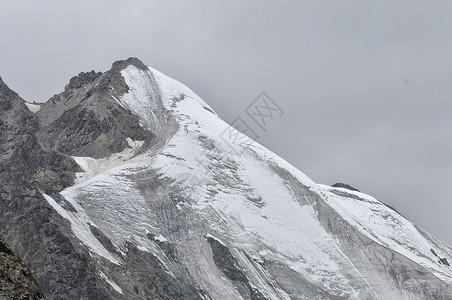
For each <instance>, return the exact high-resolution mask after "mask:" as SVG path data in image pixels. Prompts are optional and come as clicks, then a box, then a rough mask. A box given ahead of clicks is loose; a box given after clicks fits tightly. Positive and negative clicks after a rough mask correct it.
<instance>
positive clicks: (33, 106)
mask: <svg viewBox="0 0 452 300" xmlns="http://www.w3.org/2000/svg"><path fill="white" fill-rule="evenodd" d="M25 105H26V106H27V107H28V109H29V110H30V111H31V112H32V113H37V112H38V111H39V110H40V109H41V105H37V104H31V103H28V102H25Z"/></svg>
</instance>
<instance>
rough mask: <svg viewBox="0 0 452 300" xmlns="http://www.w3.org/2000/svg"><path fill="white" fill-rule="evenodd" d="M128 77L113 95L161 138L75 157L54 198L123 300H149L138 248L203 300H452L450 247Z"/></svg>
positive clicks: (211, 114) (132, 71) (155, 85)
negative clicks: (137, 265) (136, 271)
mask: <svg viewBox="0 0 452 300" xmlns="http://www.w3.org/2000/svg"><path fill="white" fill-rule="evenodd" d="M120 74H121V76H122V78H123V80H124V82H125V84H126V85H127V87H128V90H127V92H124V93H120V92H117V91H115V90H114V88H112V89H111V91H110V94H111V95H110V97H109V99H107V100H108V101H110V102H111V103H114V104H115V105H119V106H121V107H122V108H124V109H126V110H128V111H130V112H132V114H133V115H135V116H136V117H138V119H139V121H140V126H141V127H143V128H145V129H147V130H149V131H150V132H152V133H153V134H154V135H155V136H154V137H153V138H152V140H151V142H150V143H148V142H145V141H142V140H138V139H134V138H132V137H129V138H128V139H127V145H126V147H125V149H124V150H122V151H120V152H117V153H113V154H111V155H109V156H106V157H101V158H99V157H97V158H96V157H89V156H75V155H72V157H73V159H74V160H75V162H76V163H77V164H78V165H79V167H80V170H79V172H77V173H76V178H75V181H74V184H73V185H72V186H70V187H67V188H65V189H63V190H62V191H60V192H59V193H58V195H52V194H45V193H44V198H45V199H46V200H47V202H48V204H49V205H50V206H51V207H52V208H53V209H54V210H55V211H56V212H58V214H60V216H61V217H63V218H64V219H66V220H67V221H69V224H70V228H71V231H72V234H73V237H74V238H76V239H77V240H78V241H79V243H80V245H82V247H85V248H86V249H87V250H88V252H89V254H90V256H91V257H92V259H93V260H94V261H96V262H97V267H96V268H98V270H99V271H98V272H99V274H100V275H99V276H100V277H101V278H102V279H103V280H105V281H106V283H107V284H108V285H109V286H110V288H111V289H112V293H115V295H116V297H117V299H147V296H146V295H141V296H140V294H137V293H136V292H134V291H133V289H132V288H131V287H130V286H129V285H128V284H126V283H124V282H125V281H124V278H125V277H127V276H132V275H131V274H127V267H126V265H127V263H126V257H127V256H128V253H129V251H130V249H131V247H132V245H133V247H136V248H137V249H138V250H137V251H140V252H141V253H147V254H149V255H152V256H154V257H156V258H157V260H158V263H159V264H160V266H161V267H162V269H163V270H164V272H166V273H167V274H168V275H169V276H170V277H174V278H177V279H179V280H181V281H183V282H186V283H187V284H189V285H190V286H192V287H194V289H195V290H196V291H197V295H198V297H199V298H200V299H218V300H223V299H310V300H311V299H452V270H451V268H450V267H449V265H448V262H449V261H452V249H451V248H450V247H448V246H447V245H445V244H444V243H442V242H440V241H439V240H437V239H436V238H434V237H433V236H431V235H429V234H428V233H426V232H424V231H422V230H421V229H419V228H417V227H416V226H415V225H414V224H412V223H411V222H409V221H408V220H406V219H405V218H404V217H403V216H402V215H400V214H399V213H397V212H396V211H394V210H393V209H392V208H390V207H388V206H386V205H385V204H384V203H382V202H380V201H378V200H377V199H375V198H373V197H371V196H369V195H366V194H364V193H360V192H356V191H351V190H348V189H344V188H333V187H331V186H327V185H322V184H317V183H315V182H313V181H312V180H311V179H310V178H309V177H307V176H306V175H305V174H303V173H302V172H301V171H299V170H297V169H296V168H295V167H293V166H292V165H290V164H289V163H288V162H286V161H285V160H284V159H282V158H280V157H279V156H277V155H276V154H274V153H272V152H271V151H269V150H268V149H266V148H265V147H263V146H261V145H260V144H258V143H257V142H251V143H248V142H246V143H244V142H243V141H247V140H249V138H248V137H246V136H243V135H242V133H240V132H238V131H236V130H235V129H234V128H231V127H230V125H228V124H227V123H225V122H224V121H222V120H221V118H220V117H219V116H218V114H217V113H215V111H214V110H213V109H212V108H211V107H210V106H209V105H208V104H207V103H206V102H204V101H203V100H202V99H201V98H200V97H198V96H197V95H196V94H195V93H194V92H193V91H191V90H190V89H189V88H187V87H186V86H185V85H183V84H182V83H180V82H178V81H176V80H173V79H171V78H169V77H167V76H166V75H164V74H162V73H160V72H159V71H157V70H154V69H152V68H150V67H146V68H138V67H137V66H135V65H133V64H130V65H128V66H126V67H124V68H123V69H122V70H121V71H120ZM28 107H29V108H30V109H32V111H33V113H37V114H38V115H39V113H42V109H41V108H40V109H39V110H38V109H37V108H35V107H34V106H30V105H28ZM225 130H227V132H228V133H229V134H231V133H232V134H233V136H234V138H230V139H224V138H221V136H222V135H224V133H225ZM235 131H236V132H235ZM229 137H231V136H229ZM225 262H226V263H225ZM113 270H117V271H113ZM132 280H133V278H132ZM137 280H138V279H137ZM137 295H138V296H137ZM181 299H183V298H181ZM187 299H188V298H187Z"/></svg>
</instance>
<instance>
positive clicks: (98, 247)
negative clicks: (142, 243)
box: [43, 194, 120, 265]
mask: <svg viewBox="0 0 452 300" xmlns="http://www.w3.org/2000/svg"><path fill="white" fill-rule="evenodd" d="M43 196H44V198H45V199H46V200H47V202H48V203H49V204H50V205H51V206H52V207H53V208H54V209H55V210H56V211H57V212H58V213H59V214H60V215H61V216H62V217H64V218H65V219H67V220H69V221H70V222H71V229H72V232H74V234H75V236H76V237H77V238H78V239H79V240H80V241H81V242H82V243H83V244H84V245H85V246H87V247H88V248H89V249H90V250H92V251H94V252H95V253H97V254H98V255H100V256H103V257H105V258H106V259H108V260H110V261H111V262H112V263H115V264H118V265H119V264H120V262H119V261H118V259H116V258H115V257H114V256H113V255H112V254H111V253H110V252H108V250H107V249H105V248H104V246H102V244H101V243H100V242H99V240H98V239H97V238H96V237H95V236H94V235H93V234H92V232H91V229H90V224H93V222H92V221H91V220H90V218H89V217H88V216H87V215H86V213H85V212H84V210H83V208H82V207H80V205H78V204H77V203H74V202H72V201H70V200H69V201H70V202H71V204H72V205H73V206H74V207H75V209H76V210H77V212H76V213H75V212H72V211H68V210H66V209H64V208H62V207H61V206H60V205H59V204H58V203H57V202H56V201H55V200H54V199H53V198H52V197H50V196H49V195H46V194H43ZM67 200H68V199H67Z"/></svg>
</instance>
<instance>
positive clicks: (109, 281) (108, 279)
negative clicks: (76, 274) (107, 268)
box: [99, 271, 123, 295]
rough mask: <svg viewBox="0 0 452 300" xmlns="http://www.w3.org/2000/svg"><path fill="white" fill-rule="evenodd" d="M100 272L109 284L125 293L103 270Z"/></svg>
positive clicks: (119, 291)
mask: <svg viewBox="0 0 452 300" xmlns="http://www.w3.org/2000/svg"><path fill="white" fill-rule="evenodd" d="M99 273H100V277H102V278H103V279H105V281H106V282H108V284H109V285H110V286H111V287H112V288H113V289H114V290H115V291H117V292H118V293H120V294H122V295H123V292H122V289H121V288H120V287H119V286H118V285H117V284H116V283H114V282H113V281H112V280H110V278H108V277H107V275H105V274H104V273H103V272H102V271H100V272H99Z"/></svg>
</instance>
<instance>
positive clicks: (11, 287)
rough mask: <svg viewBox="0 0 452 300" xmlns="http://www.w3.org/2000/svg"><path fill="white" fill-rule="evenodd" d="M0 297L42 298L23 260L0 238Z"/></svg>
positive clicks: (22, 299)
mask: <svg viewBox="0 0 452 300" xmlns="http://www.w3.org/2000/svg"><path fill="white" fill-rule="evenodd" d="M0 299H2V300H44V295H43V294H42V292H41V291H40V289H39V287H38V285H37V284H36V281H35V279H34V278H33V276H32V275H31V273H30V270H28V268H27V266H26V265H25V264H24V262H23V261H22V260H21V259H20V258H19V256H17V255H16V254H14V252H13V251H12V250H11V249H10V248H9V247H8V245H6V243H5V241H3V240H2V239H0Z"/></svg>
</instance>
